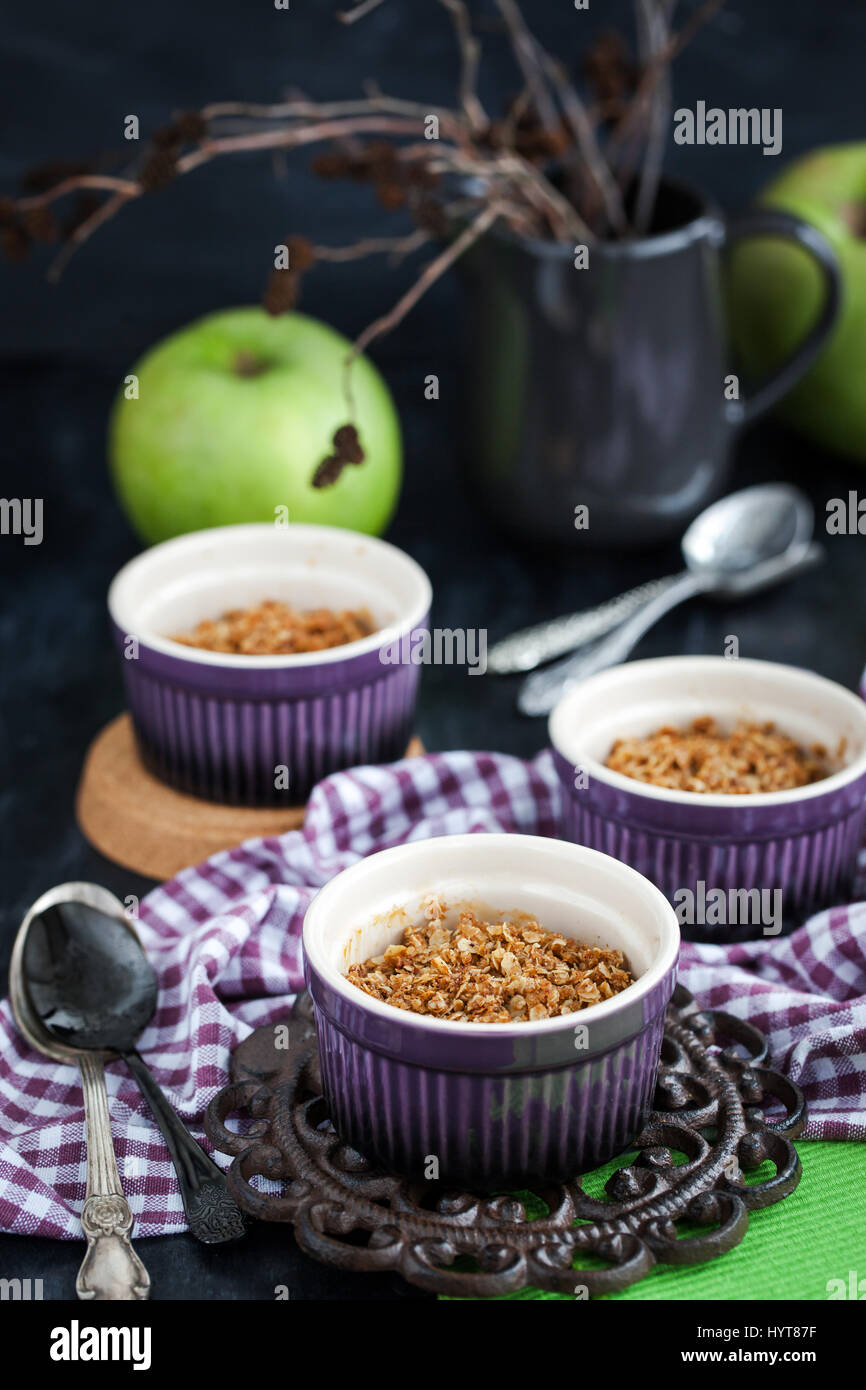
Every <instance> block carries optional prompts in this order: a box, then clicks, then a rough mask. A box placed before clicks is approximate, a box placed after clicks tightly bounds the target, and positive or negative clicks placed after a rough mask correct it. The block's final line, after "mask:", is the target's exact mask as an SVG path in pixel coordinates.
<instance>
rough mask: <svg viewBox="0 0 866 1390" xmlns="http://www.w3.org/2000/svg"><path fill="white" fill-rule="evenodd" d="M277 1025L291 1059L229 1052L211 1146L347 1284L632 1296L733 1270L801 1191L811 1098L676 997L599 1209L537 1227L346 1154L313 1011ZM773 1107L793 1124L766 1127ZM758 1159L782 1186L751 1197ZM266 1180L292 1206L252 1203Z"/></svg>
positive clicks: (583, 1201) (744, 1040)
mask: <svg viewBox="0 0 866 1390" xmlns="http://www.w3.org/2000/svg"><path fill="white" fill-rule="evenodd" d="M285 1026H286V1027H287V1028H288V1029H289V1030H290V1034H289V1045H288V1046H287V1047H286V1046H285V1045H284V1046H283V1047H281V1046H280V1041H282V1042H283V1044H285V1041H286V1038H285V1036H283V1037H282V1038H281V1037H280V1035H279V1034H278V1033H277V1032H276V1031H275V1028H274V1026H268V1027H265V1028H258V1029H257V1030H256V1031H255V1032H254V1033H252V1034H251V1036H250V1037H249V1038H247V1039H246V1041H245V1042H243V1043H241V1044H240V1046H239V1047H238V1048H237V1049H236V1050H235V1052H234V1053H233V1055H232V1061H231V1076H232V1080H231V1082H230V1084H229V1085H227V1086H226V1087H225V1088H224V1089H223V1090H222V1091H220V1093H219V1094H218V1095H217V1096H216V1097H215V1098H214V1100H213V1102H212V1103H211V1105H210V1108H209V1110H208V1114H207V1130H208V1133H209V1135H210V1137H211V1139H212V1140H213V1143H214V1144H215V1146H216V1147H217V1148H218V1149H220V1150H221V1151H222V1152H224V1153H229V1154H232V1155H234V1161H233V1163H232V1165H231V1168H230V1169H229V1173H228V1187H229V1191H230V1192H231V1194H232V1196H233V1197H234V1198H235V1200H236V1201H237V1203H238V1204H239V1206H241V1207H242V1208H243V1210H244V1211H246V1212H249V1213H250V1215H252V1216H254V1217H258V1218H259V1219H260V1220H263V1221H284V1222H288V1223H290V1224H291V1225H292V1226H293V1227H294V1232H295V1238H296V1240H297V1242H298V1244H299V1246H300V1247H301V1249H302V1250H305V1251H306V1252H307V1254H309V1255H312V1256H313V1257H314V1258H315V1259H317V1260H321V1261H323V1262H324V1263H325V1264H331V1265H336V1266H338V1267H339V1268H341V1269H346V1270H354V1271H358V1272H363V1271H365V1270H379V1271H382V1270H395V1271H397V1272H399V1273H400V1274H401V1275H402V1276H403V1277H404V1278H405V1279H407V1280H408V1281H409V1283H411V1284H415V1285H418V1286H419V1287H422V1288H425V1289H427V1290H429V1291H430V1292H432V1293H438V1294H451V1295H458V1296H464V1297H481V1298H488V1297H492V1296H494V1295H497V1294H505V1293H509V1292H512V1291H514V1290H517V1289H520V1288H523V1287H524V1286H532V1287H535V1288H540V1289H547V1290H550V1291H554V1292H558V1293H565V1294H571V1295H573V1296H577V1297H591V1296H593V1295H597V1294H602V1293H610V1292H612V1291H615V1290H618V1289H624V1288H627V1287H628V1285H629V1284H633V1283H635V1282H636V1281H637V1280H638V1279H642V1278H643V1277H644V1275H646V1274H648V1273H649V1271H650V1270H651V1269H652V1268H653V1266H654V1265H656V1264H671V1265H673V1264H676V1265H691V1264H700V1263H703V1262H704V1261H706V1260H711V1259H715V1258H716V1257H717V1256H719V1255H723V1254H725V1252H726V1251H728V1250H730V1249H732V1248H733V1246H735V1245H737V1244H739V1242H740V1241H741V1240H742V1238H743V1235H744V1233H745V1231H746V1227H747V1225H748V1221H749V1211H750V1210H753V1209H754V1208H757V1207H765V1206H770V1205H771V1204H772V1203H774V1202H779V1201H781V1200H782V1199H783V1198H785V1197H787V1196H788V1195H789V1194H790V1193H791V1192H793V1190H794V1188H795V1187H796V1186H797V1183H798V1182H799V1180H800V1161H799V1159H798V1157H797V1153H796V1150H795V1149H794V1146H793V1144H792V1143H791V1140H792V1139H793V1138H796V1136H797V1135H798V1134H800V1133H801V1131H802V1129H803V1126H804V1125H805V1122H806V1105H805V1101H804V1099H803V1095H802V1092H801V1091H800V1090H799V1088H798V1087H797V1086H795V1085H794V1084H793V1082H791V1081H789V1080H788V1079H787V1078H786V1077H784V1076H782V1075H781V1074H780V1073H779V1072H776V1071H773V1070H771V1069H770V1068H768V1067H766V1066H764V1065H763V1062H764V1059H765V1058H766V1056H767V1043H766V1041H765V1039H764V1037H763V1035H762V1034H761V1033H760V1032H759V1031H758V1029H757V1028H754V1027H752V1025H751V1024H748V1023H745V1022H743V1021H742V1020H740V1019H737V1018H734V1017H733V1016H731V1015H730V1014H726V1013H722V1012H719V1011H715V1010H701V1009H699V1008H698V1006H697V1004H696V1003H695V1001H694V999H693V998H692V996H691V995H690V994H689V993H688V991H687V990H685V989H683V988H682V986H678V987H677V990H676V992H675V994H674V999H673V1002H672V1004H671V1007H670V1008H669V1010H668V1014H667V1019H666V1023H665V1036H664V1043H663V1046H662V1056H661V1063H660V1066H659V1072H658V1078H657V1082H656V1092H655V1098H654V1109H653V1111H652V1113H651V1115H650V1117H649V1120H648V1122H647V1124H646V1126H645V1128H644V1130H643V1131H642V1133H641V1134H640V1135H639V1136H638V1138H637V1139H636V1140H635V1143H634V1145H633V1148H634V1149H636V1150H637V1156H636V1157H635V1158H634V1159H633V1160H632V1161H630V1162H629V1163H628V1164H627V1166H624V1167H620V1168H617V1169H616V1170H615V1171H614V1172H613V1173H612V1175H611V1176H610V1177H609V1178H608V1180H607V1183H606V1185H605V1199H604V1200H601V1199H598V1198H594V1197H591V1196H589V1195H588V1194H587V1193H586V1192H585V1191H584V1189H583V1187H582V1186H581V1183H580V1181H579V1180H578V1179H575V1180H574V1181H573V1182H569V1183H565V1184H557V1185H555V1186H552V1187H551V1188H549V1189H546V1190H543V1191H542V1190H541V1189H536V1193H537V1196H538V1197H540V1198H541V1199H542V1201H543V1203H544V1204H545V1205H546V1208H547V1212H546V1214H545V1215H543V1216H540V1217H537V1218H536V1219H535V1220H530V1219H528V1218H527V1210H526V1206H525V1204H524V1201H523V1200H521V1198H520V1197H519V1196H514V1195H499V1196H489V1195H487V1196H485V1195H480V1194H478V1193H473V1192H468V1191H467V1192H455V1191H451V1190H445V1189H444V1188H443V1187H442V1186H441V1185H439V1184H435V1183H419V1182H409V1181H407V1180H405V1179H402V1178H398V1177H395V1176H393V1175H391V1174H388V1173H384V1172H382V1171H381V1170H380V1169H376V1168H374V1167H373V1165H372V1164H370V1163H368V1162H367V1160H366V1159H365V1158H363V1157H362V1155H360V1154H358V1153H357V1152H356V1151H355V1150H354V1149H351V1148H349V1147H348V1145H346V1144H343V1143H342V1142H341V1140H340V1138H339V1135H338V1134H337V1133H336V1132H335V1130H334V1129H333V1127H332V1126H331V1124H330V1121H329V1120H328V1116H327V1112H326V1109H325V1103H324V1100H323V1099H322V1096H321V1088H320V1080H319V1062H318V1053H317V1049H316V1039H315V1030H314V1027H313V1021H312V1014H311V1008H310V1001H309V999H308V998H307V996H305V995H302V996H301V997H300V998H299V1000H298V1002H297V1004H296V1006H295V1009H294V1011H293V1014H292V1017H291V1020H290V1022H289V1023H288V1024H287V1025H285ZM737 1049H741V1051H740V1050H737ZM743 1054H745V1055H743ZM770 1102H773V1103H774V1104H773V1107H772V1108H773V1109H774V1110H777V1111H778V1110H781V1111H783V1112H784V1113H783V1114H781V1115H779V1116H778V1117H772V1116H770V1115H768V1114H767V1109H768V1108H770ZM235 1112H239V1113H241V1114H245V1115H246V1116H248V1117H250V1118H251V1120H252V1125H251V1127H250V1128H249V1129H247V1131H246V1132H245V1133H235V1132H233V1131H232V1130H229V1129H227V1128H226V1123H225V1122H226V1120H227V1119H228V1117H229V1115H231V1114H233V1113H235ZM674 1153H680V1154H682V1155H684V1159H683V1161H682V1162H680V1163H677V1162H675V1160H674V1157H673V1154H674ZM766 1160H769V1161H770V1162H771V1163H772V1164H773V1165H774V1168H775V1171H774V1172H773V1173H772V1174H771V1175H770V1176H769V1177H766V1178H763V1179H761V1180H754V1181H752V1182H747V1180H746V1177H745V1174H747V1173H748V1172H750V1171H751V1172H754V1171H755V1170H757V1169H758V1168H760V1167H761V1165H762V1164H763V1163H764V1162H765V1161H766ZM256 1175H259V1176H260V1177H263V1178H267V1179H271V1180H273V1181H275V1182H278V1183H281V1184H282V1189H283V1190H282V1191H281V1192H279V1193H277V1192H267V1191H260V1190H258V1189H257V1188H256V1187H254V1186H253V1185H252V1184H251V1179H253V1178H254V1177H255V1176H256ZM575 1223H582V1224H575ZM684 1228H685V1229H684ZM587 1260H591V1262H592V1265H591V1267H590V1266H587V1267H583V1266H584V1264H585V1262H586V1261H587ZM599 1261H601V1262H603V1267H601V1268H598V1267H597V1264H598V1262H599Z"/></svg>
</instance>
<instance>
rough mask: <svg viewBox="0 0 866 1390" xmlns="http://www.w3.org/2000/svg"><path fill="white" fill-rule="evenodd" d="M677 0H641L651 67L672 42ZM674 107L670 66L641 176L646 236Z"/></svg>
mask: <svg viewBox="0 0 866 1390" xmlns="http://www.w3.org/2000/svg"><path fill="white" fill-rule="evenodd" d="M675 3H676V0H637V4H638V19H639V29H640V30H641V31H642V37H643V57H644V62H645V65H646V66H651V65H652V64H653V63H654V62H655V61H656V58H657V57H658V55H659V54H660V53H661V52H662V51H663V50H664V49H665V48H666V47H667V45H668V43H669V41H670V33H669V24H670V20H671V18H672V16H673V10H674V6H675ZM670 109H671V81H670V67H669V66H667V65H666V66H664V67H663V68H662V69H661V72H660V75H659V80H658V82H657V83H656V86H655V91H654V92H653V95H652V98H651V109H650V115H649V121H648V128H647V141H646V150H645V152H644V159H643V166H642V168H641V172H640V177H639V179H638V191H637V199H636V201H635V213H634V224H635V230H636V231H637V233H638V235H639V236H643V235H645V233H646V232H647V230H648V228H649V225H650V220H651V218H652V214H653V209H654V208H655V205H656V198H657V196H658V187H659V181H660V179H661V172H662V160H663V158H664V148H665V141H666V139H667V133H668V124H669V121H670Z"/></svg>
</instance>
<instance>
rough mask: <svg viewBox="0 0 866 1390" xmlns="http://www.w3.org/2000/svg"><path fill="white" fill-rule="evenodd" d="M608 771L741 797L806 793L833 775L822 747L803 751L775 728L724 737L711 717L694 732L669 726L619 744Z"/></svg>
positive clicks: (739, 729) (745, 727) (756, 727)
mask: <svg viewBox="0 0 866 1390" xmlns="http://www.w3.org/2000/svg"><path fill="white" fill-rule="evenodd" d="M605 766H606V767H609V768H610V769H611V770H612V771H613V772H621V773H622V774H623V775H624V776H626V777H634V778H636V779H637V780H638V781H640V782H648V783H649V784H650V785H651V786H653V787H671V788H673V789H674V790H675V791H681V792H723V793H733V794H735V795H747V794H748V793H750V792H778V791H787V790H789V789H790V788H793V787H805V786H807V785H808V784H809V783H810V782H819V781H821V779H822V778H824V777H829V776H830V772H831V768H830V767H829V764H828V761H827V749H826V748H824V747H823V745H822V744H819V743H816V744H813V745H812V747H811V748H809V749H806V748H803V747H801V746H800V744H798V743H797V742H795V740H794V739H792V738H788V736H787V735H786V734H781V733H778V732H777V730H776V726H775V725H774V724H772V723H768V724H749V723H746V722H745V721H741V722H740V723H738V724H737V725H736V727H735V728H734V729H733V731H732V732H731V733H729V734H723V733H721V732H720V731H719V729H718V727H717V725H716V721H715V720H714V719H713V718H711V717H710V716H709V715H705V716H703V717H701V718H700V719H694V720H693V721H692V723H691V725H690V727H689V728H688V729H677V728H673V727H671V726H669V725H666V726H665V727H664V728H661V729H656V731H655V732H654V733H652V734H647V735H646V737H645V738H618V739H617V740H616V742H615V743H614V745H613V747H612V748H611V750H610V753H609V754H608V757H607V762H606V763H605Z"/></svg>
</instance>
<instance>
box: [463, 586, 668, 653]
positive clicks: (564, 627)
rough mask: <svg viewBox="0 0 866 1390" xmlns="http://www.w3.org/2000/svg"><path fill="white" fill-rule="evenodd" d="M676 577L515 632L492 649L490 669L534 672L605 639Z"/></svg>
mask: <svg viewBox="0 0 866 1390" xmlns="http://www.w3.org/2000/svg"><path fill="white" fill-rule="evenodd" d="M676 578H677V576H676V575H673V574H671V575H668V576H667V578H665V579H650V580H649V581H648V582H647V583H646V584H639V585H638V586H637V588H636V589H629V590H628V591H627V592H626V593H624V594H618V595H617V596H616V598H610V599H606V600H605V602H604V603H600V604H598V605H597V607H595V608H584V609H583V610H582V611H581V612H579V613H567V614H565V616H564V617H561V618H548V619H546V621H545V622H543V623H535V624H534V626H532V627H525V628H521V629H520V631H519V632H512V634H511V636H510V637H503V638H502V640H501V641H500V642H496V643H494V645H493V646H492V647H491V648H490V651H489V652H488V653H487V669H488V671H491V672H492V673H493V674H494V675H496V676H508V675H512V674H513V673H514V672H515V671H534V670H535V668H536V666H541V665H542V664H543V663H544V662H545V661H550V660H552V659H553V657H556V656H563V655H564V654H565V653H566V652H571V651H574V650H576V648H578V647H584V646H586V645H587V644H588V643H589V642H594V641H596V639H597V638H599V637H604V636H605V634H606V633H608V632H611V631H612V630H613V629H614V628H615V627H618V626H619V624H620V623H622V622H624V621H625V619H626V618H630V617H631V615H632V613H635V612H636V611H637V610H638V609H639V608H642V607H643V605H644V604H645V603H648V602H649V601H650V599H654V598H656V597H657V596H658V595H659V594H662V593H664V591H665V590H666V589H668V588H670V586H671V584H672V583H673V582H674V580H675V579H676Z"/></svg>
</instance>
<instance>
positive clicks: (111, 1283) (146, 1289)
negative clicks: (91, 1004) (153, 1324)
mask: <svg viewBox="0 0 866 1390" xmlns="http://www.w3.org/2000/svg"><path fill="white" fill-rule="evenodd" d="M85 889H86V890H88V891H87V895H88V897H89V898H90V901H91V902H92V903H93V905H94V906H96V907H103V908H104V907H105V906H106V903H105V899H111V900H112V902H114V899H113V898H112V897H111V894H110V893H105V892H104V890H103V889H101V888H96V887H95V886H94V885H92V884H86V883H65V884H63V885H62V886H61V887H59V888H52V889H51V890H50V891H49V892H48V893H44V894H43V895H42V897H41V898H38V899H37V901H36V902H35V903H34V904H33V906H32V907H31V909H30V911H29V912H28V913H27V916H26V917H25V918H24V921H23V922H22V923H21V927H20V928H19V931H18V935H17V937H16V938H15V945H14V946H13V948H12V960H11V962H10V965H9V998H10V1001H11V1004H12V1012H13V1013H14V1015H15V1022H16V1023H17V1024H18V1027H19V1029H20V1030H21V1032H22V1033H23V1035H24V1037H25V1038H26V1039H27V1041H28V1042H29V1043H30V1045H31V1047H35V1048H36V1049H37V1051H39V1052H42V1053H44V1054H45V1056H46V1057H52V1058H53V1059H54V1060H55V1061H57V1062H72V1063H76V1062H77V1063H78V1067H79V1069H80V1071H81V1089H82V1092H83V1095H84V1118H85V1127H86V1139H87V1192H86V1196H85V1200H84V1210H83V1212H82V1213H81V1224H82V1226H83V1228H84V1234H85V1235H86V1237H87V1252H86V1254H85V1256H84V1260H83V1262H82V1265H81V1268H80V1269H79V1271H78V1278H77V1279H76V1281H75V1291H76V1293H77V1294H78V1297H79V1298H83V1299H127V1300H131V1299H143V1298H149V1297H150V1275H149V1274H148V1272H147V1270H146V1269H145V1267H144V1265H143V1264H142V1263H141V1260H140V1259H139V1258H138V1256H137V1255H136V1253H135V1251H134V1250H133V1248H132V1244H131V1241H130V1238H129V1233H130V1231H131V1230H132V1212H131V1211H130V1209H129V1204H128V1203H127V1200H126V1198H125V1197H124V1195H123V1188H122V1187H121V1185H120V1174H119V1173H118V1171H117V1160H116V1159H115V1156H114V1145H113V1144H112V1142H111V1125H110V1123H109V1118H108V1096H107V1094H106V1090H105V1071H104V1062H105V1060H106V1054H105V1053H103V1052H94V1051H90V1050H84V1049H80V1048H76V1047H74V1046H67V1045H65V1044H64V1043H61V1042H59V1041H58V1040H57V1039H56V1038H55V1037H53V1036H52V1034H51V1033H50V1032H49V1031H48V1029H47V1028H46V1027H45V1026H44V1024H43V1022H42V1021H41V1020H40V1018H39V1016H38V1014H37V1013H36V1011H35V1009H34V1008H33V1005H32V1003H31V1001H30V997H29V993H28V990H27V985H26V978H25V970H24V953H25V950H26V946H27V940H28V936H29V933H30V927H31V925H32V923H33V922H34V921H35V920H37V919H38V918H39V917H40V914H41V913H42V912H45V911H50V910H51V908H52V907H53V906H54V905H55V904H56V903H58V902H61V901H64V900H65V898H66V897H67V896H68V895H69V894H70V893H71V892H72V891H73V890H85Z"/></svg>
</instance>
